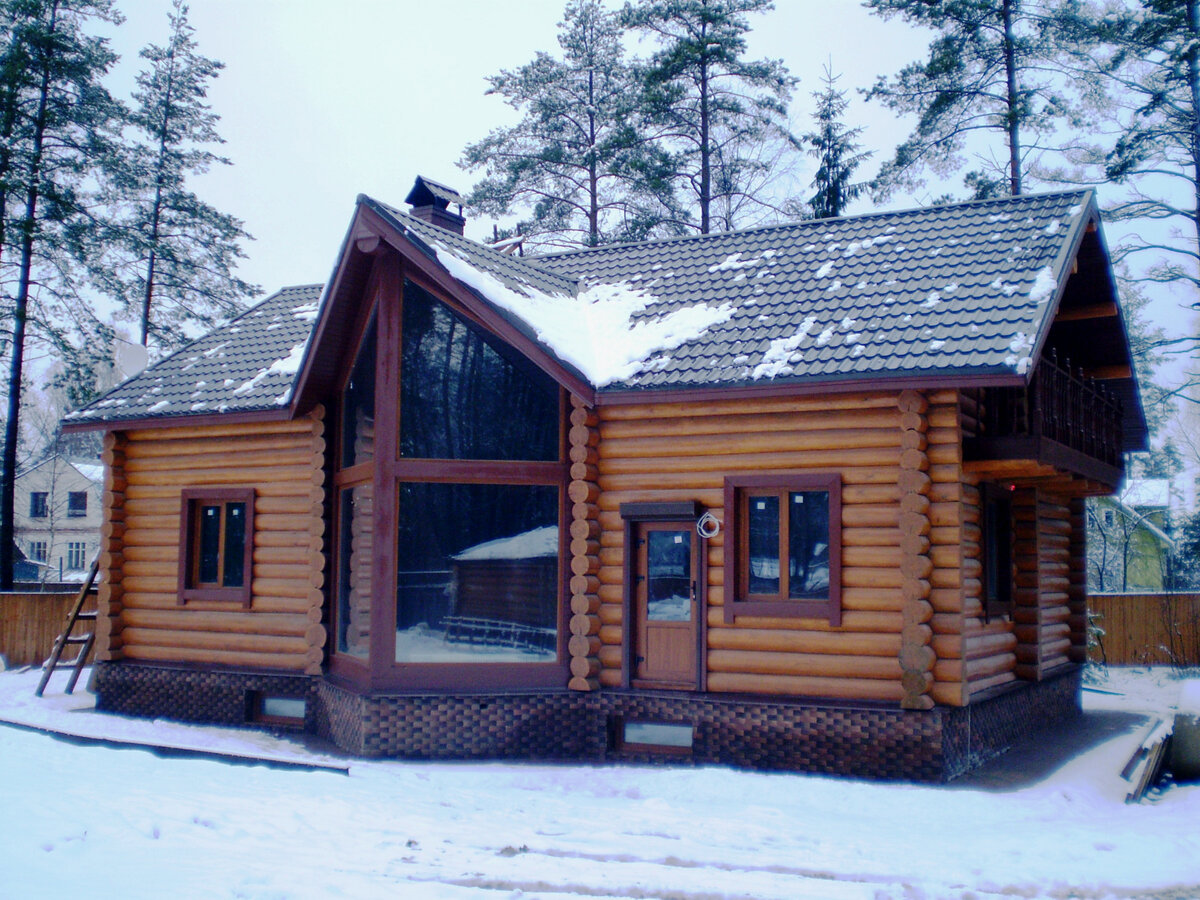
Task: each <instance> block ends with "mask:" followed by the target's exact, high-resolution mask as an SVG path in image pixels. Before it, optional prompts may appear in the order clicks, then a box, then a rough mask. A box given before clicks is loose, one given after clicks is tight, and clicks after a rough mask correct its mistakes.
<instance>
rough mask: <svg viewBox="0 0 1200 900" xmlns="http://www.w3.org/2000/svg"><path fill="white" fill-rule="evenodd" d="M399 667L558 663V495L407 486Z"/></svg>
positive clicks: (402, 503)
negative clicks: (403, 664) (460, 663)
mask: <svg viewBox="0 0 1200 900" xmlns="http://www.w3.org/2000/svg"><path fill="white" fill-rule="evenodd" d="M397 558H398V567H397V569H398V571H397V595H396V631H397V633H396V661H397V662H402V663H414V662H422V663H439V662H553V661H554V660H555V659H557V652H558V606H559V596H560V586H559V580H560V575H559V490H558V488H557V487H556V486H551V485H507V484H444V483H433V482H402V483H400V485H399V535H398V541H397Z"/></svg>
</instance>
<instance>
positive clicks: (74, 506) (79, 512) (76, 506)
mask: <svg viewBox="0 0 1200 900" xmlns="http://www.w3.org/2000/svg"><path fill="white" fill-rule="evenodd" d="M86 515H87V491H69V492H68V493H67V517H68V518H71V519H81V518H83V517H84V516H86Z"/></svg>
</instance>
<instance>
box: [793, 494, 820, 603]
mask: <svg viewBox="0 0 1200 900" xmlns="http://www.w3.org/2000/svg"><path fill="white" fill-rule="evenodd" d="M787 499H788V596H789V597H791V598H792V599H795V600H816V599H825V598H828V597H829V495H828V494H827V493H826V492H824V491H792V492H790V493H789V494H788V495H787Z"/></svg>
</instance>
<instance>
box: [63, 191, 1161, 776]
mask: <svg viewBox="0 0 1200 900" xmlns="http://www.w3.org/2000/svg"><path fill="white" fill-rule="evenodd" d="M456 198H457V195H455V194H453V192H451V191H449V190H448V189H445V188H443V187H442V186H440V185H437V184H435V183H432V182H428V181H426V180H423V179H418V182H417V184H416V186H415V187H414V189H413V192H412V193H411V194H410V195H409V202H410V203H412V204H413V205H414V207H415V208H414V209H413V211H412V213H411V214H405V213H402V212H399V211H397V210H395V209H392V208H390V207H388V206H385V205H384V204H382V203H378V202H376V201H374V200H372V199H370V198H367V197H360V198H359V200H358V203H357V206H356V208H355V212H354V215H353V218H352V220H351V222H350V227H349V230H348V232H347V235H346V239H345V241H344V243H343V245H342V247H341V250H340V252H339V254H338V257H337V261H336V265H335V268H334V271H333V275H332V278H331V280H330V282H329V284H328V285H326V286H325V287H324V288H322V287H319V286H310V287H299V288H287V289H284V290H282V291H280V292H278V293H277V294H275V295H273V296H272V297H270V298H268V299H267V300H265V301H264V302H263V303H261V304H260V305H258V306H257V307H255V308H254V309H252V310H250V311H249V312H247V313H245V314H243V315H242V316H240V317H239V318H237V319H236V320H234V321H232V322H230V323H229V324H228V325H226V326H224V327H222V328H218V329H217V330H215V331H214V332H212V333H211V334H210V335H208V336H207V337H205V338H202V339H201V340H199V341H197V342H195V343H193V344H192V345H190V346H189V347H187V348H185V349H183V350H181V351H180V352H178V353H176V354H175V355H173V356H171V357H168V358H166V359H164V360H162V361H160V362H158V363H157V364H156V365H154V366H152V367H150V368H149V369H147V370H146V371H145V372H143V373H141V374H140V375H138V376H137V377H135V378H133V379H131V380H129V381H127V382H126V383H125V384H123V385H122V386H120V387H119V388H117V389H116V390H114V391H111V392H110V393H108V394H107V395H106V396H105V397H103V398H102V399H100V400H98V401H97V402H95V403H93V404H92V405H91V406H89V407H87V408H85V409H83V410H81V411H78V412H76V413H73V414H72V416H71V417H70V418H69V419H68V423H67V427H68V428H69V429H74V430H81V429H102V430H103V431H104V433H105V434H104V446H105V452H104V460H105V463H106V464H107V467H108V468H107V474H106V478H107V482H106V485H105V487H106V497H109V498H111V502H110V504H109V505H108V507H107V508H106V510H105V513H106V516H107V524H106V534H107V537H106V542H105V546H104V548H103V550H104V552H103V555H102V559H101V565H102V569H103V572H104V584H103V586H102V588H101V593H100V608H101V614H100V619H99V622H98V625H97V632H98V635H99V637H98V651H97V654H98V658H99V659H100V660H101V662H100V663H99V665H98V667H97V670H96V678H95V684H96V690H97V694H98V700H97V703H98V706H99V708H101V709H108V710H119V711H123V712H128V713H136V714H142V715H153V716H174V717H177V718H185V719H194V720H208V721H220V722H242V721H247V720H250V721H254V720H260V721H267V722H291V723H292V724H293V725H294V726H296V727H301V726H302V727H304V728H306V729H309V730H311V731H314V732H317V733H320V734H322V735H324V736H326V737H328V738H330V739H332V740H334V741H335V742H337V743H338V744H339V745H340V746H342V747H344V748H346V749H347V750H349V751H352V752H355V753H359V754H365V755H400V756H416V757H444V758H471V757H478V758H489V757H524V758H543V759H571V758H575V759H639V760H645V759H656V758H665V759H676V760H678V759H690V760H693V761H697V762H720V763H729V764H735V765H749V766H762V767H787V768H794V769H804V770H809V771H822V772H833V773H852V774H858V775H873V776H903V777H916V778H926V779H940V778H949V777H953V776H954V775H956V774H958V773H960V772H962V771H964V770H965V769H966V768H969V767H970V766H972V765H975V764H977V763H978V762H979V761H981V760H982V759H985V758H987V757H988V756H989V755H992V754H994V753H997V752H1002V750H1003V749H1004V748H1005V747H1007V746H1008V745H1009V744H1010V743H1011V742H1012V741H1013V740H1015V739H1017V738H1018V737H1020V736H1021V735H1023V734H1026V733H1029V732H1030V731H1033V730H1035V729H1037V728H1039V727H1042V726H1043V725H1044V724H1045V723H1046V722H1049V721H1053V720H1056V719H1058V718H1060V717H1063V716H1070V715H1073V714H1075V713H1076V712H1077V710H1078V699H1077V698H1078V690H1079V683H1080V664H1081V663H1082V662H1083V660H1084V655H1085V641H1086V635H1085V628H1086V622H1087V613H1086V595H1085V587H1086V586H1085V583H1084V579H1085V574H1084V573H1085V565H1084V552H1085V551H1084V498H1085V497H1088V496H1095V495H1102V494H1107V493H1111V492H1112V491H1113V489H1114V488H1115V487H1116V485H1117V484H1118V483H1119V482H1120V480H1121V477H1122V458H1123V457H1122V454H1123V452H1124V451H1129V450H1135V449H1139V448H1142V447H1143V446H1144V444H1145V436H1146V429H1145V423H1144V420H1143V417H1142V414H1141V407H1140V404H1139V401H1138V395H1137V385H1136V383H1135V380H1134V376H1133V372H1132V368H1131V359H1130V354H1129V346H1128V341H1127V338H1126V334H1125V330H1124V326H1123V322H1122V318H1121V313H1120V309H1119V306H1118V304H1117V298H1116V293H1115V288H1114V284H1113V279H1112V273H1111V270H1110V267H1109V260H1108V256H1107V254H1106V251H1105V247H1104V242H1103V239H1102V237H1101V233H1100V228H1099V216H1098V212H1097V207H1096V203H1095V198H1094V197H1093V195H1092V194H1091V193H1090V192H1074V193H1066V194H1053V195H1046V196H1026V197H1014V198H1008V199H1002V200H994V201H986V202H976V203H966V204H958V205H952V206H941V207H930V208H926V209H918V210H910V211H904V212H890V213H876V214H871V215H866V216H857V217H851V218H844V219H829V220H819V221H809V222H801V223H798V224H793V225H782V226H776V227H768V228H758V229H753V230H750V231H745V232H737V233H725V234H712V235H707V236H696V237H687V238H679V239H670V240H661V241H653V242H648V243H643V244H632V245H618V246H611V247H601V248H596V249H592V250H581V251H578V252H571V253H562V254H557V255H552V256H544V257H521V258H518V257H513V256H510V255H506V254H504V253H501V252H498V251H496V250H495V249H493V248H490V247H487V246H484V245H480V244H477V243H474V242H473V241H470V240H467V239H465V238H463V237H462V236H461V231H462V226H463V220H462V217H461V216H458V215H455V214H454V213H452V212H451V211H450V210H449V209H448V206H449V204H450V203H453V202H457V200H456ZM456 232H457V233H456ZM1081 372H1082V376H1081V375H1080V373H1081ZM1092 379H1095V380H1092ZM489 557H491V558H489ZM547 559H552V560H557V563H556V566H555V569H554V572H555V575H554V577H552V578H546V577H544V576H545V572H546V567H545V564H544V563H545V561H546V560H547ZM475 563H478V564H479V565H473V564H475ZM485 564H486V565H485ZM455 604H457V605H455ZM464 604H466V605H464ZM456 618H460V619H471V620H476V621H474V622H472V623H471V624H470V627H469V637H470V639H466V636H467V632H466V631H464V632H462V633H460V634H459V635H458V636H456V635H455V633H454V630H453V629H454V628H455V627H456V625H458V624H461V623H456V622H455V619H456ZM506 625H507V626H513V627H512V628H509V629H508V630H507V631H506V629H505V628H504V627H503V626H506ZM517 626H519V627H517ZM514 634H521V635H539V636H541V635H545V636H547V637H546V638H545V640H546V644H545V652H542V649H541V645H540V644H539V645H537V646H534V647H530V646H528V645H524V646H521V647H516V646H515V645H516V643H517V642H515V641H514V639H513V635H514ZM492 635H495V637H492ZM418 637H419V638H421V639H420V640H417V639H415V638H418ZM459 638H463V639H459ZM538 640H539V641H541V640H543V638H541V637H539V638H538ZM448 649H452V650H453V653H449V652H448ZM514 649H522V650H525V651H528V653H527V654H518V656H519V658H512V657H511V655H510V654H511V653H512V651H513V650H514ZM497 657H499V658H497Z"/></svg>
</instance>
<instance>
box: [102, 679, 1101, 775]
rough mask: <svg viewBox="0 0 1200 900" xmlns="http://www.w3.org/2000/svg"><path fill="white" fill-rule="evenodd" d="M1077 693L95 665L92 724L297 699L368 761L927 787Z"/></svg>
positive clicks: (193, 718) (329, 734)
mask: <svg viewBox="0 0 1200 900" xmlns="http://www.w3.org/2000/svg"><path fill="white" fill-rule="evenodd" d="M1079 681H1080V669H1079V668H1078V667H1076V666H1066V667H1063V669H1062V670H1060V671H1059V672H1058V673H1056V674H1054V675H1052V676H1051V677H1049V678H1047V679H1046V680H1044V681H1041V682H1037V683H1021V684H1019V685H1013V686H1011V687H1009V688H1008V689H1006V690H1003V691H1000V692H997V693H996V694H994V695H992V696H989V697H986V698H982V699H978V700H977V701H976V702H975V703H974V704H972V705H971V706H969V707H962V708H955V707H936V708H934V709H932V710H930V711H927V712H926V711H909V710H901V709H897V708H896V707H894V706H889V705H885V704H874V703H846V702H833V701H824V702H823V701H820V700H789V699H784V698H766V697H760V696H755V697H747V696H725V695H717V694H673V693H668V692H655V691H599V692H594V693H579V692H574V691H566V690H562V691H541V692H534V691H526V692H513V693H486V694H485V693H479V694H468V693H458V694H453V695H445V694H381V695H360V694H357V693H354V692H353V691H350V690H348V689H346V688H344V687H341V686H339V685H337V684H335V683H333V682H331V681H328V680H326V679H324V678H321V677H308V676H301V675H274V674H267V673H248V672H229V671H216V670H203V671H202V670H196V669H182V668H170V667H160V666H147V665H140V664H133V663H127V662H119V663H100V664H98V665H97V666H96V676H95V690H96V693H97V702H96V704H97V708H98V709H101V710H106V711H111V712H119V713H126V714H130V715H139V716H155V717H164V718H172V719H180V720H183V721H189V722H213V723H219V724H226V725H245V724H247V723H249V722H251V721H252V720H253V710H254V697H255V696H256V695H257V694H268V695H270V696H278V697H294V698H300V697H303V698H304V699H305V700H306V712H305V719H304V725H303V728H304V730H305V731H307V732H310V733H314V734H319V735H321V736H323V737H325V738H328V739H330V740H332V741H333V742H334V743H336V744H337V745H338V746H339V747H341V748H343V749H344V750H346V751H347V752H349V753H352V754H355V755H358V756H367V757H399V758H409V759H447V760H449V759H525V760H554V761H565V760H578V761H593V762H603V761H630V762H641V763H645V762H665V763H670V764H681V763H683V764H688V763H690V764H720V765H732V766H739V767H744V768H751V769H785V770H792V771H801V772H814V773H821V774H829V775H849V776H856V777H868V778H902V779H910V780H918V781H932V782H938V781H948V780H950V779H952V778H954V777H956V776H958V775H961V774H962V773H963V772H966V771H968V770H969V769H972V768H974V767H976V766H978V765H980V764H981V763H983V762H984V761H986V760H988V759H990V758H991V757H993V756H996V755H998V754H1000V753H1003V752H1004V751H1005V750H1006V749H1008V747H1009V746H1011V745H1012V744H1013V743H1015V742H1016V741H1018V740H1020V739H1021V738H1023V737H1026V736H1028V735H1030V734H1033V733H1036V732H1037V731H1038V730H1039V729H1041V728H1044V727H1045V726H1046V725H1047V724H1049V723H1054V722H1060V721H1063V720H1069V719H1070V718H1073V717H1075V716H1078V715H1079V699H1078V698H1079ZM633 722H637V723H656V724H676V725H685V726H690V728H691V736H692V737H691V747H690V748H655V747H648V746H646V745H641V744H632V745H631V744H626V743H624V742H623V741H622V735H623V733H624V724H625V723H633ZM273 727H277V726H273ZM296 727H297V728H299V727H300V726H299V723H297V724H296Z"/></svg>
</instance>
